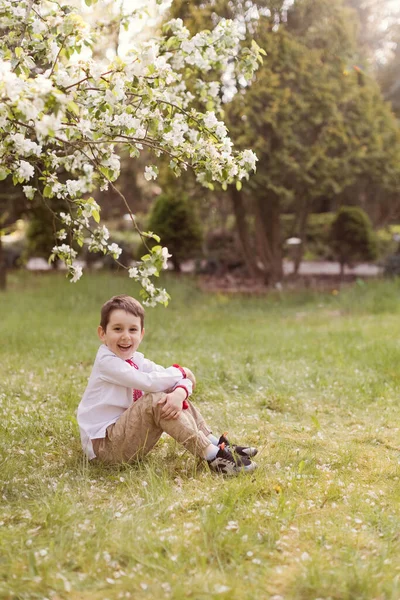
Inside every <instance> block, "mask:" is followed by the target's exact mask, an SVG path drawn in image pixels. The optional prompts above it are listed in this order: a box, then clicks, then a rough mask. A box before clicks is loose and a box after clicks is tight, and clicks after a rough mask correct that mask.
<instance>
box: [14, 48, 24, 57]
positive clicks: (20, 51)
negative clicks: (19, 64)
mask: <svg viewBox="0 0 400 600" xmlns="http://www.w3.org/2000/svg"><path fill="white" fill-rule="evenodd" d="M23 52H24V51H23V49H22V48H21V47H20V46H17V47H16V48H15V56H16V57H17V58H21V56H22V54H23Z"/></svg>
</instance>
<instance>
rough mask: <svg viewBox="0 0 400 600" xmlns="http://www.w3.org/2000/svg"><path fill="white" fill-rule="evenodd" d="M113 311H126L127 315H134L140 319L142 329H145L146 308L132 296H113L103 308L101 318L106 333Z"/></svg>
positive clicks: (101, 324)
mask: <svg viewBox="0 0 400 600" xmlns="http://www.w3.org/2000/svg"><path fill="white" fill-rule="evenodd" d="M113 310H125V311H126V312H127V313H130V314H131V315H134V316H135V317H140V326H141V329H143V327H144V308H143V306H142V305H141V304H140V302H138V301H137V300H135V298H132V296H125V295H122V296H113V297H112V298H110V300H107V302H106V303H105V304H103V306H102V307H101V313H100V314H101V317H100V327H102V328H103V330H104V331H105V330H106V329H107V325H108V322H109V320H110V315H111V313H112V311H113Z"/></svg>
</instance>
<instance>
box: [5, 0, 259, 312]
mask: <svg viewBox="0 0 400 600" xmlns="http://www.w3.org/2000/svg"><path fill="white" fill-rule="evenodd" d="M170 3H171V0H157V5H158V7H159V9H160V11H162V10H164V9H165V8H166V7H167V6H169V5H170ZM27 8H28V3H27V2H26V1H22V0H21V1H20V2H16V1H15V0H0V12H1V14H2V19H4V23H5V24H6V25H5V27H4V31H3V35H2V37H1V38H0V127H1V129H2V131H3V132H4V135H3V136H2V138H1V140H0V157H1V158H0V169H1V173H2V176H3V177H4V176H7V175H14V176H16V177H17V179H18V180H19V182H20V183H23V182H25V181H29V180H30V179H31V178H32V177H37V178H40V180H41V185H43V190H44V197H45V198H47V197H48V198H52V197H57V198H61V199H63V200H64V201H65V202H66V203H67V205H68V211H69V213H70V214H68V211H67V212H64V213H61V214H60V219H61V221H62V223H63V225H64V226H65V227H64V228H63V229H61V230H60V231H59V233H58V236H59V239H60V240H61V241H62V240H65V239H66V236H67V232H68V235H69V236H70V238H71V239H73V240H75V241H76V242H78V243H79V244H83V243H86V244H87V245H88V247H89V250H91V251H102V252H105V253H109V254H111V255H113V256H114V257H116V258H118V257H119V256H120V248H119V247H118V246H117V245H116V244H108V242H107V240H108V238H109V233H108V230H107V229H106V228H104V227H103V226H102V225H101V224H100V225H99V227H98V228H97V229H95V230H94V231H93V220H94V221H96V222H99V219H100V209H99V206H98V205H97V203H96V202H95V201H94V200H93V199H92V198H88V197H87V196H88V194H89V193H90V192H92V190H93V189H94V188H95V186H98V187H99V188H100V189H101V190H104V189H108V186H109V185H110V182H112V181H115V180H116V179H117V178H118V176H119V173H120V158H119V156H118V154H117V152H119V151H120V147H122V144H124V145H126V146H127V149H128V152H129V155H130V156H131V157H132V158H137V157H138V156H139V155H140V152H141V151H142V150H143V148H145V147H146V149H147V148H151V149H152V151H153V152H154V154H155V156H160V155H161V154H164V153H165V154H167V155H169V156H170V157H171V162H170V166H171V168H172V169H173V171H174V173H175V174H176V175H179V174H180V172H181V171H182V169H186V168H187V167H188V166H189V165H192V166H193V168H194V170H195V173H196V176H197V179H198V180H199V181H200V182H202V183H203V184H204V185H208V186H209V185H210V181H212V180H215V181H219V182H220V183H232V182H234V180H235V179H236V180H237V179H241V178H243V177H248V174H249V172H250V171H251V170H255V165H256V156H255V154H254V153H253V152H251V151H250V150H245V151H244V152H242V153H237V152H235V151H234V149H233V145H232V142H231V140H230V139H229V137H228V132H227V129H226V127H225V125H224V123H223V122H222V121H219V120H218V118H217V115H218V114H220V108H221V95H223V94H225V95H226V90H225V87H226V86H225V84H224V83H223V87H222V88H221V81H223V80H224V74H225V73H228V71H229V78H230V80H232V81H233V83H232V85H231V89H234V87H235V82H237V81H239V80H241V81H243V80H246V81H250V80H251V77H252V73H253V71H254V70H255V69H256V68H257V66H258V59H259V57H260V52H261V51H260V50H259V49H258V47H257V45H256V44H255V45H254V44H253V45H252V47H251V48H245V49H244V50H243V52H242V50H241V48H240V42H241V40H242V39H244V28H243V24H242V23H238V22H235V21H228V20H226V19H221V21H220V22H219V23H218V25H217V26H216V27H215V29H213V30H212V31H202V32H199V33H197V34H196V35H194V36H191V34H190V32H189V30H188V29H187V28H186V27H185V26H184V24H183V22H182V20H181V19H174V20H172V21H170V22H169V23H168V24H166V26H165V35H164V34H160V35H159V36H158V37H156V36H154V38H153V39H152V40H151V41H148V40H147V41H135V45H134V47H133V48H132V49H131V50H130V52H129V54H127V55H126V56H125V57H121V56H118V57H115V59H113V60H111V61H108V60H106V59H105V60H104V61H97V60H94V58H93V57H92V56H90V48H89V50H88V51H87V52H86V51H85V53H83V52H81V50H82V48H83V47H84V45H89V46H90V44H91V43H92V40H93V39H94V37H95V35H96V31H95V30H96V28H97V24H95V25H94V29H93V30H92V29H91V27H90V26H89V23H88V22H87V21H86V20H85V18H84V17H83V16H82V15H81V14H79V12H78V10H77V9H76V8H74V7H70V6H68V2H67V0H60V1H58V2H48V1H47V0H36V1H35V11H33V10H32V11H30V13H29V14H26V9H27ZM143 10H145V7H144V8H143ZM39 15H40V16H39ZM97 31H98V30H97ZM19 39H20V40H21V42H20V43H19V45H18V46H17V45H16V43H15V40H19ZM171 49H173V50H171ZM61 50H64V52H61ZM78 53H80V54H78ZM67 56H69V58H67ZM17 64H18V69H16V68H15V65H17ZM205 73H207V77H203V74H205ZM106 74H107V76H105V75H106ZM186 78H188V79H189V80H192V79H195V80H197V82H198V83H197V84H196V87H195V92H196V93H195V94H192V93H191V92H189V91H188V89H187V87H186ZM137 99H141V100H140V101H139V100H137ZM210 106H211V107H212V110H210ZM201 107H203V109H202V108H201ZM207 109H208V112H206V110H207ZM202 125H204V126H202ZM176 157H179V160H176ZM61 173H63V176H62V179H61V181H59V179H58V177H59V175H58V174H61ZM157 175H158V169H157V167H156V166H154V165H150V166H147V167H145V170H144V177H145V179H146V180H147V181H152V180H155V179H156V178H157ZM23 189H24V193H25V195H26V196H27V197H28V198H33V196H34V194H35V192H36V189H35V188H34V187H33V186H30V185H24V187H23ZM88 230H89V231H88ZM88 233H89V236H88ZM85 236H88V237H85ZM149 254H150V258H149V259H146V260H145V262H139V263H138V264H137V265H136V266H135V267H130V268H129V267H127V269H128V273H129V276H130V277H131V278H132V279H135V280H136V281H138V282H140V283H141V284H142V286H143V290H144V292H145V298H144V300H145V304H147V305H151V306H153V305H154V304H155V303H157V302H161V303H166V302H167V301H168V294H167V293H166V292H165V290H157V289H156V288H155V286H154V284H153V283H152V282H151V281H150V279H149V278H150V277H152V276H153V275H158V273H159V272H160V271H161V269H163V268H166V265H167V261H168V258H169V256H170V255H169V254H168V250H167V249H166V248H162V249H160V246H156V247H155V248H152V249H151V250H150V252H149ZM56 257H58V258H59V259H61V260H63V261H64V262H65V264H66V266H67V268H68V269H69V271H68V272H69V276H70V278H71V281H77V280H78V279H79V278H80V276H81V274H82V270H81V268H80V267H78V266H76V265H73V264H72V261H73V259H74V258H75V257H76V251H75V250H73V248H71V247H70V246H69V245H67V244H61V245H59V246H55V247H54V248H53V252H52V258H53V259H54V258H56Z"/></svg>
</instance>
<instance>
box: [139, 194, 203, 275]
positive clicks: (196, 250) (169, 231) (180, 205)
mask: <svg viewBox="0 0 400 600" xmlns="http://www.w3.org/2000/svg"><path fill="white" fill-rule="evenodd" d="M148 228H149V230H151V231H156V232H157V234H158V235H159V236H160V237H161V239H162V240H163V242H164V243H165V244H166V245H167V246H168V249H169V250H170V252H171V254H172V256H171V261H172V264H173V265H174V269H175V270H176V271H178V272H179V271H180V270H181V264H182V262H183V261H185V260H187V259H190V258H195V257H197V256H198V255H199V254H200V253H201V242H202V232H201V227H200V223H199V220H198V217H197V215H196V212H195V210H194V207H193V205H192V204H191V203H190V202H189V200H188V198H187V196H185V195H181V194H180V193H176V192H175V193H174V194H169V193H164V194H161V195H160V196H158V198H157V199H156V201H155V203H154V205H153V208H152V210H151V213H150V218H149V223H148Z"/></svg>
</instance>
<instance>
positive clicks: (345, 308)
mask: <svg viewBox="0 0 400 600" xmlns="http://www.w3.org/2000/svg"><path fill="white" fill-rule="evenodd" d="M166 283H167V285H168V288H169V290H170V292H171V294H172V296H173V300H172V302H171V304H170V307H168V309H164V308H157V309H149V310H148V317H147V323H146V336H145V339H144V341H143V344H142V346H141V350H143V352H144V353H145V354H146V355H148V356H149V357H151V358H152V359H153V360H155V361H157V362H159V363H161V364H165V365H170V364H171V363H174V362H178V363H181V364H184V365H187V366H189V367H191V368H192V370H193V371H194V372H195V374H196V376H197V379H198V382H199V383H198V388H197V390H196V393H195V395H194V401H195V402H196V403H197V405H198V406H199V407H200V409H201V411H202V412H203V413H204V415H205V416H206V417H207V419H208V421H209V422H210V424H212V426H213V428H214V431H215V432H216V433H218V434H219V433H220V432H222V431H224V430H228V431H229V437H230V438H231V439H232V440H234V441H240V442H247V443H251V444H254V445H257V446H258V447H259V449H260V452H259V455H258V457H257V463H258V466H259V468H258V470H257V471H256V472H255V473H254V474H252V475H243V476H239V477H237V478H233V479H224V478H222V477H219V476H217V475H215V474H211V473H210V472H209V471H208V470H207V468H206V467H205V466H204V465H203V464H202V463H200V462H198V461H196V460H195V459H194V458H193V457H191V456H190V455H188V454H187V453H186V452H185V451H184V450H183V449H182V448H180V447H177V446H176V445H175V443H174V442H173V441H172V440H171V439H168V438H164V437H163V438H162V439H161V442H160V444H159V445H158V447H157V449H156V450H155V451H154V452H153V453H152V454H150V455H149V456H148V457H147V459H145V460H144V461H143V462H142V463H140V464H137V465H134V466H124V467H120V468H111V467H101V466H93V465H90V464H88V463H87V461H85V459H84V458H83V456H82V454H81V451H80V445H79V439H78V429H77V424H76V420H75V410H76V407H77V405H78V402H79V399H80V397H81V395H82V392H83V390H84V388H85V384H86V380H87V378H88V376H89V373H90V369H91V364H92V362H93V359H94V356H95V353H96V350H97V347H98V340H97V337H96V327H97V325H98V319H99V317H98V314H99V309H100V306H101V304H102V303H103V302H104V301H105V300H106V299H108V298H109V297H110V296H111V295H113V294H115V293H126V292H128V293H135V288H133V289H132V287H131V283H130V281H129V280H127V279H126V278H125V277H123V276H119V275H110V274H99V275H92V276H86V277H85V278H84V279H82V281H81V282H79V283H78V284H75V285H72V284H70V283H68V282H67V281H66V280H65V279H64V277H63V276H62V275H54V274H51V275H42V276H38V275H36V276H35V275H33V274H30V275H29V274H17V275H12V276H11V277H10V283H9V289H8V291H7V292H6V293H4V294H2V295H0V311H1V319H0V333H1V337H0V339H1V342H2V343H1V347H0V364H1V371H0V382H1V385H0V410H1V413H2V415H1V435H0V461H1V472H0V479H1V487H2V490H1V495H2V502H1V506H0V598H1V599H3V598H4V599H21V600H22V599H28V598H29V599H33V598H37V599H42V600H44V599H45V598H48V599H49V600H51V599H53V600H59V599H72V600H107V599H108V600H114V599H118V598H132V599H134V600H142V599H143V600H145V599H153V598H154V599H155V598H157V599H160V598H161V599H162V598H165V599H169V598H171V599H174V600H175V599H176V600H180V599H184V598H193V599H195V600H197V599H199V600H200V599H203V598H204V599H210V598H212V599H214V598H215V599H221V600H228V599H229V600H236V599H237V600H264V599H267V600H270V599H274V600H282V599H284V600H288V599H299V600H317V599H321V600H322V599H325V600H327V599H334V600H336V599H338V600H339V599H340V600H344V599H347V600H350V599H357V600H362V599H370V600H372V599H375V600H381V599H382V600H383V599H385V600H386V599H392V600H398V599H399V598H400V558H399V556H400V534H399V532H400V512H399V503H400V480H399V476H400V464H399V456H400V452H399V435H400V433H399V416H400V411H399V402H398V391H399V383H400V368H399V362H400V302H399V300H400V284H399V283H397V282H373V283H369V284H364V283H363V282H359V283H358V284H356V285H355V286H354V287H353V288H348V289H346V290H342V291H340V293H338V294H336V293H335V294H328V293H327V294H324V295H322V294H319V295H317V294H315V293H313V292H310V291H309V292H297V293H287V294H285V293H282V292H281V293H278V292H276V293H272V294H270V295H269V296H263V297H257V298H246V297H227V296H224V295H205V294H203V293H201V292H200V291H198V290H197V289H196V287H195V285H194V283H193V282H192V281H191V280H187V281H184V282H182V283H181V282H176V281H173V280H171V281H167V282H166Z"/></svg>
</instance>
